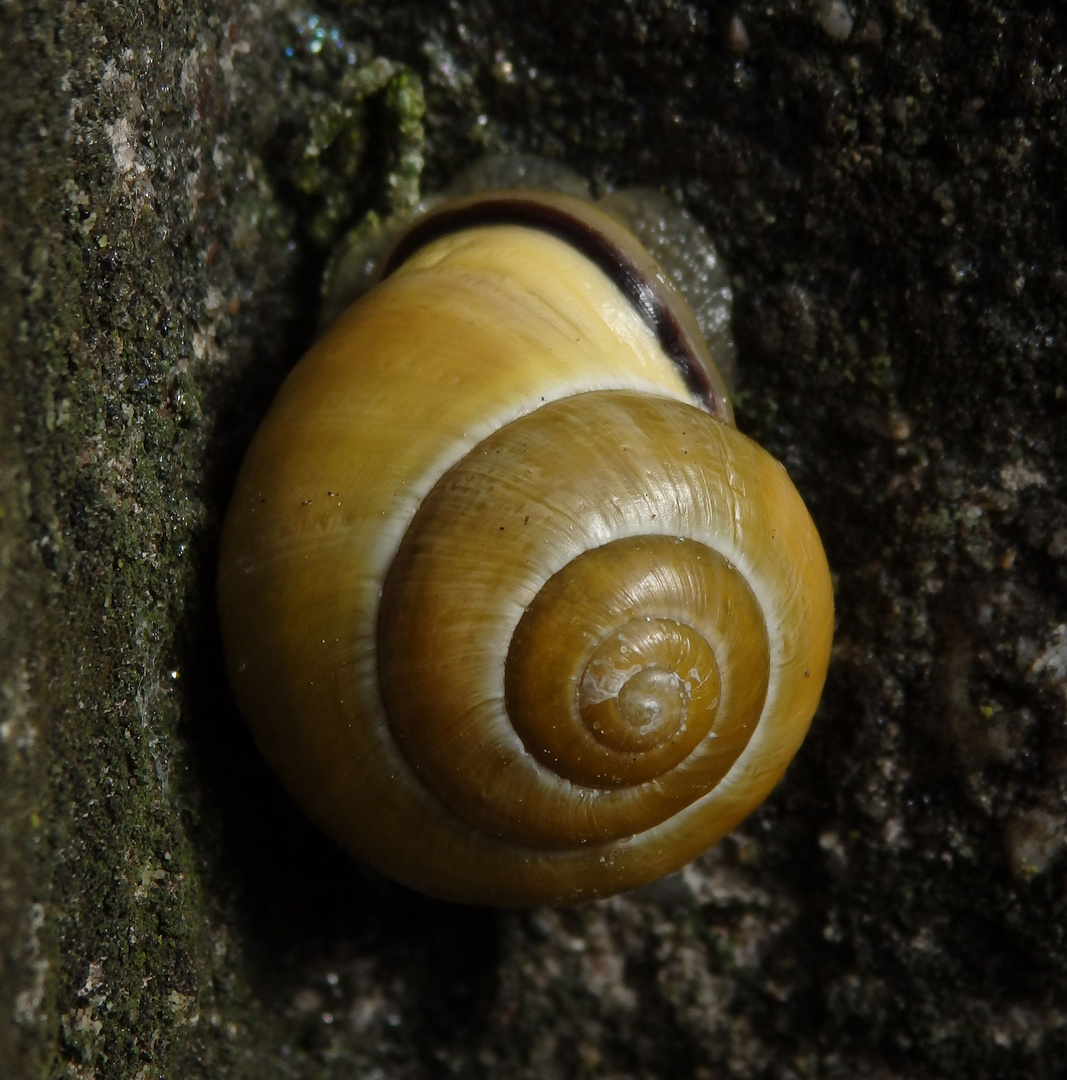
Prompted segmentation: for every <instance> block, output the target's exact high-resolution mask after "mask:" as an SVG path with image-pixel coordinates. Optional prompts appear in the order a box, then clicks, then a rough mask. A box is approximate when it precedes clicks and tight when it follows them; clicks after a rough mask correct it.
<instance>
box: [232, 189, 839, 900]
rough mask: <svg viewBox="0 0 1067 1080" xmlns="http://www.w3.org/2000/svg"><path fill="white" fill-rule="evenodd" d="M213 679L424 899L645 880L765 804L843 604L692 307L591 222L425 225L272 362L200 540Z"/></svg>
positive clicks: (510, 202)
mask: <svg viewBox="0 0 1067 1080" xmlns="http://www.w3.org/2000/svg"><path fill="white" fill-rule="evenodd" d="M218 603H219V611H220V616H221V621H222V630H223V640H224V646H225V651H226V660H227V667H228V670H229V673H230V677H231V680H232V683H233V687H234V690H235V692H236V695H237V699H238V702H239V704H240V707H241V709H242V711H243V712H244V714H245V716H246V717H247V718H248V721H249V723H250V724H251V726H252V729H253V732H254V734H255V737H256V740H257V742H258V743H259V745H260V747H261V749H262V751H263V753H264V754H265V756H266V757H267V759H268V761H269V762H270V763H271V765H272V766H273V768H274V769H275V770H276V772H277V773H278V775H279V776H280V777H281V779H282V781H283V783H284V784H285V786H286V787H287V788H288V790H289V791H290V792H291V793H292V794H293V796H294V798H295V799H296V800H297V802H298V803H299V804H300V805H301V806H302V807H303V808H304V810H305V811H306V812H307V814H308V815H309V816H310V817H311V818H312V820H314V821H315V822H317V823H318V824H319V825H320V826H321V827H322V828H323V829H324V830H325V831H326V832H327V833H328V834H330V835H331V836H332V837H334V838H335V839H336V840H337V841H338V842H339V843H340V844H341V845H342V846H344V847H345V848H347V849H349V850H350V851H352V852H353V853H355V854H356V855H357V856H359V857H360V858H362V859H365V860H366V861H367V862H369V863H371V864H372V865H374V866H375V867H377V868H378V869H379V870H381V871H383V872H384V873H385V874H387V875H389V876H391V877H393V878H395V879H397V880H399V881H401V882H404V883H406V884H408V885H410V886H412V887H414V888H416V889H420V890H422V891H424V892H426V893H429V894H431V895H434V896H439V897H443V898H447V899H452V900H462V901H469V902H476V903H490V904H499V905H507V906H512V905H514V906H523V905H535V904H556V903H571V902H575V901H579V900H583V899H587V898H590V897H596V896H604V895H608V894H611V893H615V892H618V891H620V890H623V889H627V888H631V887H633V886H636V885H639V884H642V883H645V882H649V881H652V880H654V879H656V878H658V877H660V876H662V875H663V874H666V873H668V872H670V871H672V870H675V869H677V868H678V867H680V866H682V865H684V864H685V863H687V862H688V861H690V860H691V859H693V858H694V857H695V856H696V855H698V854H700V853H701V852H703V851H704V850H705V849H707V848H708V847H709V846H711V845H712V844H714V843H715V842H716V841H718V840H719V839H720V838H721V837H723V836H724V835H725V834H726V833H727V832H728V831H729V830H730V829H731V828H733V826H734V825H736V824H737V823H738V822H739V821H741V819H742V818H744V817H745V815H747V814H748V813H749V812H750V811H751V810H752V809H754V808H755V807H756V806H757V805H758V804H759V803H760V802H762V801H763V799H764V798H765V797H766V796H767V794H768V793H769V792H770V790H771V788H772V787H773V786H774V784H775V783H776V782H777V781H778V779H779V778H780V777H781V775H782V773H783V772H784V771H785V768H786V766H787V765H788V763H789V761H790V759H791V758H792V756H793V754H794V753H795V752H796V750H797V748H798V747H799V745H800V743H801V740H802V739H803V737H804V734H805V732H806V731H807V728H808V725H809V723H810V721H811V717H812V714H813V713H814V711H815V708H816V705H817V704H818V700H819V695H820V693H821V690H822V685H823V680H824V677H825V674H826V667H827V662H828V658H829V650H830V638H831V632H832V623H833V597H832V591H831V585H830V576H829V572H828V569H827V565H826V559H825V556H824V554H823V551H822V547H821V545H820V542H819V538H818V536H817V534H816V532H815V528H814V526H813V524H812V522H811V519H810V517H809V516H808V514H807V511H806V510H805V508H804V506H803V504H802V502H801V500H800V497H799V496H798V494H797V493H796V491H795V489H794V488H793V486H792V484H791V483H790V481H789V479H788V477H787V475H786V473H785V470H784V469H783V468H782V466H781V465H780V464H779V463H778V462H776V461H775V460H774V459H773V458H771V457H770V456H769V455H768V454H766V453H765V452H764V451H762V450H761V449H760V448H759V447H757V446H756V445H755V444H754V443H753V442H751V441H750V440H749V439H747V438H746V437H745V436H743V435H741V434H740V433H739V432H738V431H737V430H736V428H735V427H734V426H733V421H732V414H731V412H730V407H729V403H728V400H727V396H726V392H725V387H723V386H722V384H721V380H720V379H719V377H718V375H717V373H716V372H715V369H714V365H713V364H712V362H711V358H710V357H709V356H708V354H707V350H706V347H705V345H704V343H703V340H702V339H701V337H700V333H699V331H698V330H697V329H696V324H695V323H694V321H693V317H692V315H691V314H690V313H689V311H688V309H687V308H686V307H685V305H684V303H683V302H682V301H681V300H680V298H679V297H678V296H677V295H676V294H675V293H674V290H673V289H672V288H671V286H670V285H669V284H668V283H667V282H666V280H665V279H664V277H663V275H662V274H661V273H660V272H659V271H658V269H657V267H656V265H655V264H654V263H653V262H652V260H651V258H650V257H649V256H648V255H647V254H646V253H645V252H644V251H643V249H642V248H641V247H640V245H639V244H638V243H637V241H636V240H634V239H633V237H631V236H630V235H629V234H628V233H626V232H625V230H623V229H622V228H621V227H620V226H619V225H617V224H616V223H615V222H614V221H612V220H611V219H610V218H608V217H607V216H606V215H604V214H602V213H601V212H600V211H598V210H596V209H595V208H594V207H592V206H590V205H587V204H585V203H582V202H579V201H577V200H575V199H571V198H568V197H564V196H561V195H550V194H546V193H531V192H521V193H519V192H511V193H506V192H505V193H501V192H497V193H493V194H490V195H483V196H478V197H474V198H471V199H466V200H461V201H459V202H457V203H453V204H449V205H447V206H445V207H444V208H443V209H441V210H439V211H437V212H435V213H432V214H430V215H429V216H428V217H426V218H423V219H421V220H420V221H419V222H418V223H416V225H415V226H413V228H412V229H411V231H410V232H409V233H408V234H407V235H406V236H405V237H404V238H402V239H401V240H400V242H399V244H398V246H397V248H396V249H395V250H394V252H393V254H392V255H391V256H390V258H389V259H388V260H387V262H386V268H385V274H384V278H383V280H382V281H381V282H380V283H379V284H378V285H377V286H376V287H375V288H374V289H373V290H372V291H371V292H370V293H368V294H367V295H366V296H364V297H363V298H362V299H361V300H359V301H358V302H357V303H355V304H354V305H353V306H352V307H351V308H349V309H348V310H347V312H346V313H345V314H344V315H342V316H341V317H340V318H339V319H338V320H337V322H336V323H335V324H334V325H333V326H332V327H331V328H330V329H329V330H328V331H327V332H326V334H325V335H324V336H323V337H322V338H320V339H319V341H318V342H317V343H316V344H315V345H314V347H313V348H312V349H311V351H310V352H309V353H308V354H307V356H306V357H305V358H304V359H303V360H302V361H301V362H300V364H298V365H297V367H296V368H295V369H294V370H293V372H292V373H291V374H290V376H289V377H288V379H287V380H286V382H285V384H284V385H283V387H282V389H281V391H280V392H279V394H278V397H277V399H276V400H275V402H274V404H273V406H272V408H271V410H270V412H269V414H268V416H267V418H266V419H265V421H264V422H263V425H262V427H261V428H260V429H259V431H258V433H257V434H256V437H255V439H254V441H253V443H252V445H251V447H250V449H249V451H248V455H247V457H246V459H245V461H244V464H243V466H242V468H241V472H240V475H239V477H238V480H237V484H236V489H235V491H234V495H233V500H232V503H231V506H230V509H229V513H228V517H227V520H226V525H225V529H224V532H223V537H222V544H221V554H220V564H219V576H218Z"/></svg>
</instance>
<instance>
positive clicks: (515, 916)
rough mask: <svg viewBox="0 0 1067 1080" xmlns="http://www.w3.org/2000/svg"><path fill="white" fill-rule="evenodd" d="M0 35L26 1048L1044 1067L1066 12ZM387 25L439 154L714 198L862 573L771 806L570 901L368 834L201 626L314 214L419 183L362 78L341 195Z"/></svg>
mask: <svg viewBox="0 0 1067 1080" xmlns="http://www.w3.org/2000/svg"><path fill="white" fill-rule="evenodd" d="M0 31H2V33H3V45H2V56H3V58H4V62H3V64H2V65H0V124H2V137H0V146H2V147H3V154H2V158H0V237H2V241H0V242H2V245H3V253H4V259H3V273H4V287H3V290H2V293H0V343H2V344H0V1075H3V1076H5V1077H13V1078H18V1080H21V1078H23V1077H25V1078H31V1077H32V1078H38V1077H84V1078H89V1077H96V1078H101V1080H103V1078H115V1080H134V1078H138V1080H147V1078H152V1077H178V1076H180V1077H184V1078H191V1080H195V1078H199V1077H204V1078H207V1077H211V1078H212V1080H223V1078H239V1077H241V1078H244V1077H248V1078H252V1077H255V1078H257V1080H258V1078H270V1077H299V1078H301V1080H303V1078H340V1077H367V1078H371V1077H374V1078H390V1080H392V1078H405V1077H410V1078H423V1077H438V1076H463V1077H468V1076H469V1077H484V1078H498V1077H499V1078H504V1077H508V1078H518V1077H529V1078H535V1077H536V1078H538V1080H542V1078H554V1077H560V1078H570V1077H605V1078H619V1080H621V1078H624V1077H625V1078H630V1077H634V1078H636V1077H642V1078H645V1077H647V1078H657V1080H662V1078H673V1077H679V1078H694V1080H704V1078H711V1077H722V1076H730V1077H739V1078H740V1077H743V1078H749V1077H753V1078H756V1077H759V1078H764V1077H766V1078H775V1080H786V1078H802V1077H849V1078H851V1077H856V1076H866V1077H876V1078H880V1080H890V1078H901V1080H903V1078H908V1080H915V1078H919V1080H922V1078H926V1077H930V1078H933V1077H952V1078H964V1077H966V1078H968V1080H973V1078H983V1080H986V1078H1009V1077H1010V1078H1019V1077H1034V1078H1045V1077H1048V1078H1052V1077H1055V1076H1057V1075H1062V1070H1063V1065H1062V1063H1063V1061H1064V1060H1065V1059H1067V942H1065V926H1067V910H1065V909H1067V860H1065V859H1064V851H1063V849H1064V841H1065V835H1067V831H1065V828H1067V812H1065V794H1067V727H1065V721H1067V502H1065V495H1067V356H1065V340H1067V338H1065V335H1067V325H1065V321H1067V317H1065V312H1067V248H1065V244H1064V236H1065V234H1064V225H1065V221H1064V197H1063V177H1064V175H1065V165H1067V155H1065V143H1064V140H1065V139H1067V113H1065V101H1067V74H1065V70H1064V63H1063V56H1064V49H1065V44H1067V34H1065V28H1064V16H1063V12H1062V11H1061V10H1059V9H1058V8H1057V7H1056V6H1055V5H1052V4H1047V3H1046V4H1043V3H1041V2H1035V3H1030V4H1023V5H1000V6H998V5H996V4H993V3H987V2H979V0H967V2H962V3H955V4H947V3H937V2H932V0H891V2H890V0H881V2H870V3H861V2H854V3H844V2H836V0H835V2H833V3H826V2H816V3H807V2H803V0H769V2H764V3H758V4H757V3H754V2H748V0H741V2H739V3H737V4H735V5H732V6H729V7H724V8H719V7H716V6H707V5H697V4H690V3H678V2H673V0H632V2H627V3H615V4H606V5H577V4H564V3H556V2H544V3H534V4H511V3H496V4H489V3H486V2H484V0H457V2H456V3H454V4H452V5H449V6H448V7H447V8H444V7H441V6H439V5H434V4H429V3H402V4H388V3H380V4H377V3H364V4H359V5H348V4H343V3H339V2H338V3H325V2H323V3H321V5H320V6H318V7H316V8H314V9H312V8H309V7H296V6H295V5H291V4H286V3H272V2H263V0H261V2H259V3H250V2H248V3H238V2H223V3H219V4H202V5H195V4H192V3H184V2H180V0H159V2H158V3H150V4H148V3H138V2H134V0H116V2H114V3H108V4H104V3H100V2H93V3H87V4H69V3H65V2H59V0H41V2H39V3H29V2H24V3H23V2H18V0H14V2H12V3H9V4H7V5H6V6H5V9H4V13H3V16H2V23H0ZM316 43H318V45H316ZM349 54H351V55H349ZM374 57H378V58H386V59H389V60H391V61H394V62H395V63H397V64H407V65H410V67H411V68H412V69H413V70H414V71H415V72H416V73H418V75H420V76H421V79H422V82H423V85H424V87H425V91H426V100H427V113H426V117H425V132H426V137H425V144H424V146H423V148H422V153H423V155H424V156H425V161H426V169H425V172H424V173H423V183H424V186H425V187H426V188H427V189H429V190H432V189H433V188H435V187H439V186H442V185H443V184H444V183H445V182H446V181H447V180H448V179H449V177H450V176H451V175H453V174H454V173H455V172H456V171H457V170H458V169H459V168H460V167H461V166H463V165H465V164H466V163H468V162H469V161H471V160H473V159H474V158H476V157H477V156H478V155H479V154H481V153H483V152H484V151H485V150H487V149H488V150H499V149H515V150H522V151H530V152H536V153H539V154H543V155H547V156H549V157H553V158H557V159H560V160H564V161H566V162H567V163H568V164H570V165H571V166H573V167H574V168H576V169H577V170H579V171H580V172H581V173H583V174H585V175H587V176H589V177H590V178H591V179H592V180H594V181H595V182H599V183H602V184H608V185H618V184H642V185H647V186H653V187H659V188H661V189H662V190H664V191H665V192H666V193H667V194H669V195H671V196H672V197H673V198H674V199H676V200H677V201H678V202H680V203H681V204H682V205H684V206H686V207H687V208H688V209H689V210H691V211H692V212H693V213H694V214H695V215H696V217H697V218H698V219H699V220H700V221H701V222H703V224H704V225H705V226H706V227H707V228H708V230H709V232H710V233H711V234H712V236H713V237H714V238H715V239H716V241H717V243H718V244H719V245H720V249H721V251H722V254H723V256H724V259H725V262H726V264H727V266H728V267H729V268H730V269H731V271H732V279H733V286H734V291H735V296H736V303H737V309H736V310H737V315H736V333H737V339H738V362H739V372H740V375H739V377H740V380H741V395H740V398H739V402H738V417H739V422H740V425H741V427H742V428H743V429H744V430H745V431H747V432H748V433H749V434H751V435H753V437H755V438H756V439H757V440H758V441H759V442H760V443H761V444H762V445H764V446H765V447H767V449H769V450H770V451H771V452H773V453H775V454H776V455H777V456H778V457H780V458H781V459H782V460H783V462H784V463H785V464H786V465H787V467H788V469H789V471H790V473H791V475H792V477H793V479H794V481H795V482H796V484H797V486H798V487H799V488H800V490H801V492H802V494H803V495H804V497H805V499H806V500H807V502H808V505H809V507H810V508H811V510H812V514H813V516H814V517H815V519H816V522H817V524H818V525H819V527H820V530H821V532H822V534H823V537H824V540H825V543H826V548H827V553H828V557H829V560H830V564H831V566H832V568H833V570H834V572H835V576H836V587H837V605H838V631H837V637H836V644H835V655H834V660H833V663H832V666H831V670H830V676H829V681H828V684H827V689H826V692H825V695H824V699H823V704H822V706H821V709H820V712H819V714H818V716H817V717H816V722H815V725H814V726H813V729H812V733H811V735H810V737H809V739H808V741H807V743H806V744H805V746H804V748H803V749H802V751H801V754H800V756H799V757H798V759H797V761H796V762H795V764H794V766H793V767H792V768H791V770H790V772H789V773H788V775H787V777H786V779H785V781H784V782H783V783H782V785H781V786H780V787H779V789H778V790H777V792H776V793H775V795H774V796H773V797H772V799H771V800H770V801H769V803H768V804H767V805H766V806H765V807H764V808H763V809H762V810H761V811H760V812H759V813H757V814H756V815H755V816H754V817H753V818H752V819H750V820H749V821H748V822H747V823H746V824H745V825H744V826H743V827H742V828H741V829H739V830H738V831H737V833H736V834H735V835H734V836H733V837H732V838H730V839H729V840H727V841H725V842H724V843H723V844H721V845H720V846H719V847H718V848H717V849H715V850H714V851H712V852H710V853H709V854H708V855H706V856H705V857H703V858H702V859H700V860H699V861H698V862H697V863H696V864H694V865H693V866H692V867H690V868H688V869H687V870H686V871H684V872H683V873H681V874H679V875H676V876H675V877H673V878H671V879H668V880H667V881H665V882H662V883H661V884H659V885H657V886H654V887H650V888H647V889H645V890H642V891H640V892H638V893H635V894H630V895H627V896H623V897H619V898H616V899H613V900H607V901H603V902H600V903H596V904H591V905H588V906H586V907H583V908H580V909H577V910H560V911H554V910H542V911H533V912H525V913H508V912H505V913H497V912H486V911H481V910H474V909H465V908H457V907H451V906H448V905H444V904H439V903H435V902H433V901H430V900H426V899H423V898H421V897H418V896H415V895H413V894H410V893H407V892H405V891H404V890H402V889H400V888H399V887H396V886H393V885H391V884H389V883H387V882H382V881H380V880H378V879H376V878H374V877H372V876H371V875H370V874H369V873H367V872H366V871H364V870H362V869H361V868H360V867H358V866H356V865H354V864H353V863H352V862H351V861H350V860H349V859H347V858H346V857H345V856H344V855H343V854H341V853H340V852H338V851H336V850H334V849H333V848H332V847H331V846H330V845H329V844H328V843H327V842H326V841H325V840H323V839H321V838H320V837H319V836H318V835H317V834H316V833H315V832H314V830H312V829H311V827H310V826H309V825H307V824H306V823H305V822H304V821H303V820H302V818H301V817H300V816H299V814H298V813H297V812H296V811H295V809H294V808H293V807H292V806H291V804H290V803H289V802H288V800H287V799H286V798H285V796H284V795H283V793H282V792H281V791H280V789H279V788H278V786H277V784H276V783H275V781H274V780H273V779H272V777H271V776H270V774H269V773H268V772H267V770H266V768H265V767H264V766H263V764H262V763H261V762H260V760H259V758H258V756H257V753H256V751H255V748H254V746H253V745H252V743H251V740H250V738H249V737H248V735H247V734H246V732H245V730H244V727H243V725H242V722H241V720H240V718H239V716H238V715H237V714H236V710H235V708H234V705H233V702H232V699H231V697H230V695H229V691H228V689H227V685H226V679H225V675H224V672H223V670H222V664H221V659H220V652H219V643H218V639H217V631H216V629H215V625H214V615H213V608H212V574H213V551H214V545H215V542H216V536H217V530H218V525H219V521H220V517H221V514H222V513H223V511H224V508H225V503H226V498H227V494H228V489H229V485H230V484H231V482H232V479H233V476H234V473H235V471H236V467H237V464H238V462H239V460H240V455H241V452H242V448H243V446H244V445H245V443H246V442H247V439H248V437H249V435H250V433H251V431H252V430H253V429H254V427H255V425H256V422H257V420H258V418H259V417H260V416H262V414H263V412H264V410H265V408H266V406H267V404H268V403H269V401H270V398H271V395H272V393H273V390H274V389H275V388H276V387H277V385H278V383H279V381H280V379H281V378H282V377H283V375H284V372H285V371H286V370H287V368H288V366H290V365H291V364H292V362H293V361H294V360H295V359H296V358H297V357H298V356H299V354H300V352H301V351H302V349H303V348H304V347H305V346H306V345H307V343H308V341H309V339H310V335H311V333H312V327H313V326H314V321H315V316H316V312H315V307H316V302H317V282H318V279H319V275H320V273H321V270H322V266H323V263H324V260H325V252H324V249H323V248H322V247H321V246H319V243H318V241H321V236H320V233H321V230H322V229H323V228H326V227H327V226H329V225H330V224H331V223H343V219H344V218H345V217H346V215H348V216H351V217H352V218H353V219H354V218H356V217H357V216H358V215H360V214H362V213H363V212H364V211H365V210H367V209H376V210H379V211H382V212H384V211H385V210H387V209H388V208H389V206H390V205H391V203H390V199H391V195H390V185H389V178H390V177H393V178H394V179H395V177H396V176H397V175H398V173H397V171H396V158H397V155H398V152H397V149H396V148H397V146H398V145H400V144H401V143H403V138H404V137H405V136H404V135H403V132H400V133H399V135H398V129H397V123H396V120H395V115H394V112H393V111H391V107H390V105H389V103H388V102H385V101H383V100H382V95H381V94H371V95H369V96H368V98H367V102H366V109H365V111H364V112H363V113H361V114H360V116H358V117H357V118H356V121H355V127H354V129H353V130H356V131H362V132H365V133H366V144H365V146H364V147H362V149H363V150H365V153H364V154H363V155H362V156H361V157H359V161H360V167H359V170H358V175H357V176H356V178H355V179H354V180H353V181H352V183H351V186H350V188H344V189H343V191H349V190H350V191H351V195H350V198H351V204H348V203H346V202H345V198H346V197H348V196H345V195H343V194H342V195H341V196H337V197H338V198H340V199H341V201H340V202H339V203H336V202H335V203H332V204H330V206H329V208H328V209H329V213H328V214H327V215H326V217H325V218H323V217H320V218H318V219H317V225H316V229H317V230H319V231H318V232H314V234H313V231H312V230H310V229H309V227H308V225H307V220H308V214H309V213H310V212H311V211H310V210H309V206H310V204H311V201H312V200H313V196H312V195H310V194H308V193H307V192H305V191H304V190H302V189H301V188H300V187H299V185H298V184H294V181H293V175H294V174H293V170H292V161H291V157H292V148H293V147H294V146H297V145H300V143H299V140H300V137H301V132H303V131H305V128H306V126H307V125H308V124H310V123H311V121H310V120H305V119H302V116H301V111H302V110H304V109H309V110H310V111H311V113H312V114H314V115H315V116H318V117H322V116H327V115H328V113H329V109H328V105H329V100H330V88H331V87H332V86H333V84H334V82H335V80H336V79H338V78H339V77H340V76H339V74H338V73H339V71H342V70H343V69H344V68H345V67H346V65H347V66H350V67H354V68H362V67H363V66H364V65H365V64H366V63H368V62H369V61H370V60H372V59H373V58H374ZM398 138H400V140H401V143H398V142H397V139H398ZM404 145H407V144H404ZM408 149H409V150H410V149H411V147H410V146H409V147H408ZM357 156H358V155H357ZM400 156H403V154H401V155H400ZM412 160H413V159H412ZM287 161H288V164H287ZM390 170H393V171H392V172H391V171H390ZM401 172H402V170H401ZM401 178H402V179H403V177H401ZM407 179H409V180H410V176H409V177H408V178H407ZM394 187H395V185H394ZM334 194H335V195H336V193H334ZM393 194H394V195H395V191H394V192H393ZM320 195H321V193H320ZM319 209H320V210H321V206H320V207H319ZM324 222H325V225H324V224H323V223H324Z"/></svg>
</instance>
